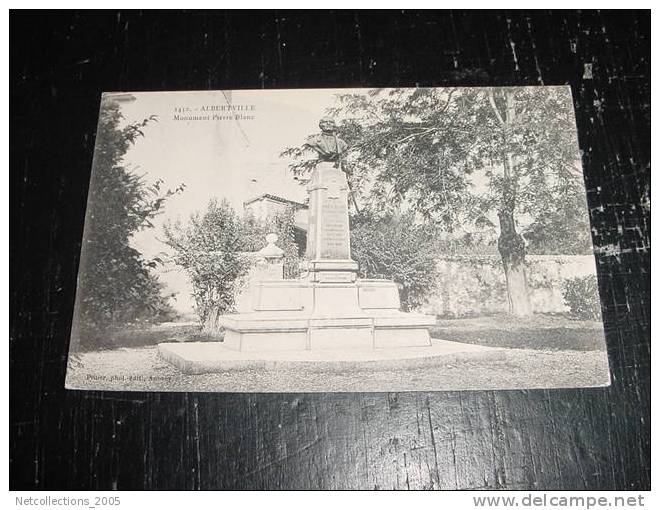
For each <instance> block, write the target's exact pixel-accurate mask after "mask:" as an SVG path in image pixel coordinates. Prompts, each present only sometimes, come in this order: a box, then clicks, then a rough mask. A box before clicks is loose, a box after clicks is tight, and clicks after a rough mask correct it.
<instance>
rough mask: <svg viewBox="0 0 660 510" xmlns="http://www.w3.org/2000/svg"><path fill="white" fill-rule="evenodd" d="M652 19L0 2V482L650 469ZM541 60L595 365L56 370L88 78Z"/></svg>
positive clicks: (493, 65) (349, 77) (524, 482)
mask: <svg viewBox="0 0 660 510" xmlns="http://www.w3.org/2000/svg"><path fill="white" fill-rule="evenodd" d="M650 37H651V35H650V14H649V13H647V12H616V13H610V12H600V13H598V12H582V13H567V12H533V13H531V12H530V13H524V12H508V13H507V12H470V13H465V12H436V13H420V12H404V13H396V14H389V15H384V14H371V13H364V12H335V13H333V12H329V13H324V14H318V13H315V14H303V13H290V12H280V13H272V12H271V13H268V12H266V13H263V12H262V13H257V14H252V15H240V14H238V13H232V14H224V13H209V14H199V13H188V14H180V13H176V14H144V13H136V12H130V13H106V14H103V15H99V14H93V15H90V14H76V13H72V12H68V13H64V14H56V15H24V14H17V13H14V14H12V15H11V46H10V54H11V66H10V67H11V69H10V86H11V97H10V100H11V102H10V106H11V112H10V126H11V134H10V144H11V145H10V149H11V154H10V170H11V174H10V183H11V216H10V217H11V231H10V238H11V239H10V257H11V289H10V301H11V327H10V361H11V375H10V390H11V409H10V422H11V423H10V432H11V434H10V487H11V488H13V489H33V488H38V489H64V488H67V489H110V488H118V489H139V488H147V489H193V488H201V489H220V488H270V489H275V488H300V489H302V488H326V489H329V488H365V489H371V488H381V489H391V488H402V489H405V488H441V489H455V488H509V489H523V488H530V489H535V488H536V489H551V488H564V489H614V488H616V489H645V488H649V487H650V414H649V410H650V343H649V342H650V313H649V307H650V283H649V279H650V245H649V242H650V219H649V218H650V216H649V212H648V201H649V194H650V122H651V117H650V115H651V113H650ZM563 83H569V84H570V85H571V86H572V90H573V95H574V100H575V107H576V110H577V121H578V128H579V136H580V147H581V149H582V150H583V151H584V159H583V161H584V168H585V176H586V183H587V188H588V194H589V204H590V207H591V213H592V224H593V227H594V232H595V234H594V242H595V243H596V245H597V246H598V247H601V248H603V247H608V249H607V251H606V252H605V253H602V254H601V255H599V256H598V269H599V279H600V286H601V293H602V296H603V299H604V303H605V306H606V309H605V323H606V330H607V342H608V349H609V355H610V360H611V368H612V375H613V385H612V387H611V388H607V389H575V390H542V391H498V392H488V391H485V392H464V393H418V394H416V393H400V394H295V395H292V394H286V395H284V394H275V395H267V394H257V395H242V394H229V395H223V394H166V393H157V394H145V393H96V392H78V391H65V390H64V389H63V384H64V373H65V366H66V354H67V346H68V341H69V340H68V336H69V329H70V321H71V314H72V307H73V300H74V291H75V283H76V271H77V265H78V256H79V249H80V239H81V233H82V227H83V215H84V210H85V198H86V191H87V185H88V178H89V171H90V167H91V160H92V150H93V144H94V131H95V127H96V119H97V111H98V103H99V96H100V93H101V92H102V91H116V90H131V91H132V90H177V89H219V88H222V89H232V88H261V87H265V88H272V87H277V88H284V87H330V86H332V87H335V86H337V87H340V86H341V87H344V86H369V87H372V86H397V85H401V86H404V85H405V86H414V85H429V86H431V85H437V86H443V85H505V84H529V85H538V84H563ZM273 129H277V126H273ZM190 171H194V169H193V168H191V169H190Z"/></svg>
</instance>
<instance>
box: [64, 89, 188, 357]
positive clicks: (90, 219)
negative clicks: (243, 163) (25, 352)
mask: <svg viewBox="0 0 660 510" xmlns="http://www.w3.org/2000/svg"><path fill="white" fill-rule="evenodd" d="M121 121H122V114H121V111H120V107H119V104H118V103H117V102H115V101H113V100H112V99H111V98H108V97H104V98H103V101H102V105H101V109H100V117H99V123H98V129H97V137H96V146H95V151H94V161H93V172H92V179H91V182H90V187H89V197H88V205H87V217H86V221H85V234H84V238H83V239H84V240H83V246H82V254H81V260H80V270H79V275H78V281H79V286H78V289H79V293H78V296H77V300H76V318H77V320H76V327H77V328H79V330H78V332H77V335H74V337H75V336H77V337H78V341H79V342H81V346H83V347H85V346H92V345H93V344H95V343H96V342H97V341H98V340H99V338H101V337H102V336H103V333H104V331H105V330H107V329H108V328H111V327H116V326H122V325H126V324H128V323H133V322H137V321H144V322H152V321H159V320H163V319H165V320H167V319H170V318H172V317H173V316H174V311H173V309H172V308H171V307H170V305H169V297H170V296H163V295H162V285H161V283H160V282H159V281H158V279H157V278H156V276H155V275H154V274H153V273H152V272H151V269H153V268H154V267H156V266H157V265H158V264H159V263H160V262H161V261H160V259H158V258H156V259H154V260H145V259H144V257H143V256H142V254H141V253H140V252H138V251H137V250H136V249H134V248H132V247H131V246H130V238H131V236H132V235H133V234H134V233H135V232H137V231H139V230H142V229H145V228H150V227H152V226H153V225H152V223H151V220H152V219H153V218H154V217H155V216H156V215H157V214H158V213H159V212H161V209H162V207H163V205H164V203H165V200H166V199H167V198H168V197H170V196H172V195H173V194H174V193H177V192H180V191H182V190H183V185H182V186H181V187H180V188H179V189H177V190H175V191H170V190H168V191H164V190H162V189H161V188H162V185H163V182H162V181H161V180H157V181H156V182H154V183H152V184H148V183H147V182H146V181H145V179H144V176H141V175H137V174H135V173H134V172H132V171H131V170H129V169H127V168H126V167H125V166H124V165H123V158H124V156H125V154H126V152H127V151H128V150H129V149H130V147H131V146H132V145H133V144H135V143H136V141H137V140H138V139H139V138H140V137H143V136H144V128H145V127H146V126H147V125H148V124H149V123H151V122H154V121H156V119H155V117H151V118H149V119H145V120H143V121H141V122H138V123H134V124H129V125H127V126H125V127H121V126H120V124H121Z"/></svg>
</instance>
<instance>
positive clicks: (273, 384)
mask: <svg viewBox="0 0 660 510" xmlns="http://www.w3.org/2000/svg"><path fill="white" fill-rule="evenodd" d="M608 384H609V369H608V364H607V355H606V353H605V352H604V351H556V350H555V351H549V350H531V349H506V350H505V355H504V356H499V357H498V358H497V359H491V358H490V357H488V356H484V355H483V354H482V353H475V354H474V355H471V356H468V357H464V358H462V359H461V360H460V361H457V360H456V359H451V358H450V359H448V360H439V361H438V363H437V365H435V366H428V365H424V366H420V367H415V366H414V365H413V366H408V367H406V368H402V369H401V370H393V369H387V370H379V369H368V370H350V371H346V372H331V373H330V372H324V373H319V372H317V371H312V370H298V369H297V370H293V369H290V368H287V366H286V362H283V363H282V365H281V368H278V369H277V370H272V369H270V370H263V369H262V370H254V369H250V370H232V371H228V372H225V373H214V374H201V375H184V374H182V373H180V372H179V371H178V370H177V369H176V368H174V367H173V366H172V365H170V364H169V363H167V362H166V361H164V360H163V359H162V358H160V356H159V355H158V352H157V348H156V347H140V348H123V349H117V350H113V351H92V352H86V353H80V354H77V355H72V357H71V359H70V361H69V370H68V372H67V379H66V387H67V388H69V389H90V390H94V389H100V390H118V391H126V390H128V391H209V392H216V391H227V392H254V391H257V392H264V391H271V392H296V393H300V392H333V391H338V392H359V391H388V392H389V391H415V390H421V391H446V390H479V389H515V388H549V387H550V388H564V387H581V386H606V385H608ZM266 389H267V390H266Z"/></svg>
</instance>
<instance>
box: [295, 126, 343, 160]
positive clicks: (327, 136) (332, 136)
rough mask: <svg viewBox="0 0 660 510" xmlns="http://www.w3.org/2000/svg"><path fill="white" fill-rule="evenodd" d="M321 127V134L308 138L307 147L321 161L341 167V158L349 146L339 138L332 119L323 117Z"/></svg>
mask: <svg viewBox="0 0 660 510" xmlns="http://www.w3.org/2000/svg"><path fill="white" fill-rule="evenodd" d="M319 127H320V128H321V133H320V134H317V135H312V136H310V137H308V138H307V141H306V142H305V147H309V148H310V149H313V150H315V151H316V153H317V154H318V157H319V161H327V162H331V163H335V166H337V167H339V166H340V162H341V156H342V154H343V153H344V152H346V148H347V147H348V146H347V145H346V142H345V141H344V140H342V139H341V138H339V137H338V136H337V125H336V124H335V120H334V119H333V118H332V117H323V118H322V119H321V121H320V122H319Z"/></svg>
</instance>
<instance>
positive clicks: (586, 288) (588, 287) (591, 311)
mask: <svg viewBox="0 0 660 510" xmlns="http://www.w3.org/2000/svg"><path fill="white" fill-rule="evenodd" d="M562 294H563V296H564V301H565V302H566V305H567V306H568V309H569V311H570V314H571V316H572V317H574V318H575V319H580V320H600V318H601V312H600V297H599V295H598V281H597V280H596V277H595V276H594V275H589V276H585V277H576V278H571V279H569V280H566V281H565V282H564V283H563V285H562Z"/></svg>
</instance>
